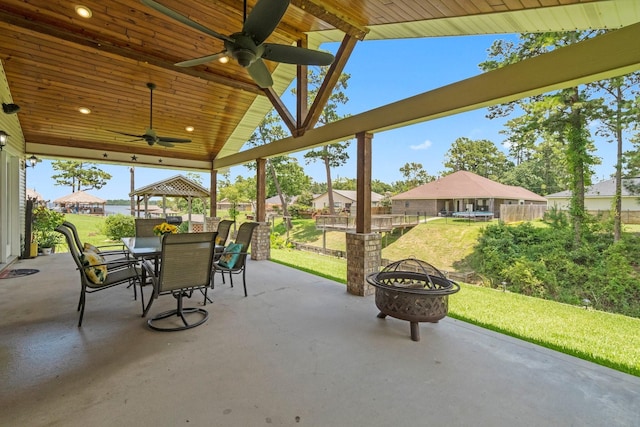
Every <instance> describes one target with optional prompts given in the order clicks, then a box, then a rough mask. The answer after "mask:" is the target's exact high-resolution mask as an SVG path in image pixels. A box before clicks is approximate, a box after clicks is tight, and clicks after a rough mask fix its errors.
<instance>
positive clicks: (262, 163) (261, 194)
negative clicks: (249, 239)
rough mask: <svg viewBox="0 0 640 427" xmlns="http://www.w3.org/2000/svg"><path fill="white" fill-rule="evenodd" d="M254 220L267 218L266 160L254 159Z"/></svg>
mask: <svg viewBox="0 0 640 427" xmlns="http://www.w3.org/2000/svg"><path fill="white" fill-rule="evenodd" d="M256 163H257V165H256V166H257V167H256V221H257V222H265V221H266V220H267V208H266V206H265V205H266V203H267V190H266V188H267V160H266V159H257V160H256Z"/></svg>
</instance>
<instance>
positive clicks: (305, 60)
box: [262, 43, 334, 65]
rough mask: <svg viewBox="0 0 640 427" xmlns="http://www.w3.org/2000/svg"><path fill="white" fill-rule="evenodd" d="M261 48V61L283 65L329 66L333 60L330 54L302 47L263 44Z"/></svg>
mask: <svg viewBox="0 0 640 427" xmlns="http://www.w3.org/2000/svg"><path fill="white" fill-rule="evenodd" d="M262 46H263V47H264V53H263V54H262V58H263V59H268V60H270V61H276V62H284V63H285V64H300V65H329V64H331V63H332V62H333V60H334V56H333V55H332V54H330V53H327V52H321V51H319V50H312V49H306V48H304V47H297V46H287V45H284V44H270V43H264V44H263V45H262Z"/></svg>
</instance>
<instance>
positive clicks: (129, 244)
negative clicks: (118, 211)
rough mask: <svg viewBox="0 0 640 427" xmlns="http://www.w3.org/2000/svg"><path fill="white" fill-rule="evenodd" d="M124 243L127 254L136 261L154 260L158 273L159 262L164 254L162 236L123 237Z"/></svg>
mask: <svg viewBox="0 0 640 427" xmlns="http://www.w3.org/2000/svg"><path fill="white" fill-rule="evenodd" d="M122 243H123V244H124V247H125V248H126V249H127V252H129V254H131V256H132V257H134V258H136V259H142V258H152V259H153V260H154V263H155V268H156V271H155V272H156V273H158V271H157V269H158V261H159V259H160V255H161V254H162V239H161V238H160V236H152V237H123V238H122Z"/></svg>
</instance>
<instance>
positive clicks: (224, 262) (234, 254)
mask: <svg viewBox="0 0 640 427" xmlns="http://www.w3.org/2000/svg"><path fill="white" fill-rule="evenodd" d="M240 252H242V245H241V244H240V243H229V245H227V247H226V248H224V252H223V253H222V255H220V260H219V261H218V264H219V265H221V266H222V267H227V268H233V266H234V265H236V262H237V261H238V257H240Z"/></svg>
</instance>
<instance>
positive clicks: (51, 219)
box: [33, 206, 64, 248]
mask: <svg viewBox="0 0 640 427" xmlns="http://www.w3.org/2000/svg"><path fill="white" fill-rule="evenodd" d="M63 222H64V214H62V213H60V212H56V211H54V210H51V209H47V208H45V207H44V206H39V207H37V208H36V209H34V211H33V232H34V236H35V240H36V242H38V245H39V246H40V247H42V248H53V247H55V246H56V245H58V244H60V243H61V242H62V235H60V234H58V233H57V232H56V231H55V229H56V227H58V226H59V225H61V224H62V223H63Z"/></svg>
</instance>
